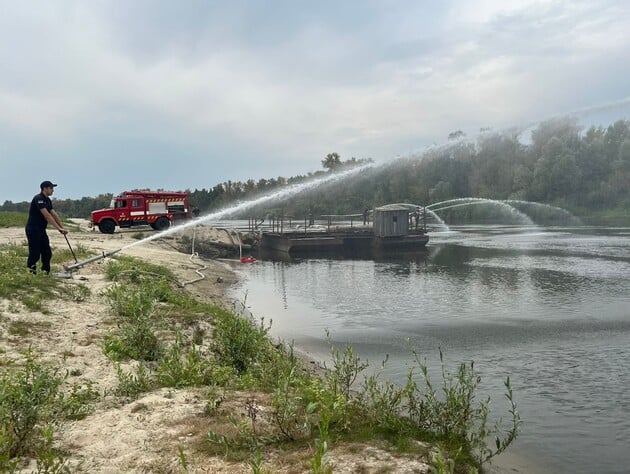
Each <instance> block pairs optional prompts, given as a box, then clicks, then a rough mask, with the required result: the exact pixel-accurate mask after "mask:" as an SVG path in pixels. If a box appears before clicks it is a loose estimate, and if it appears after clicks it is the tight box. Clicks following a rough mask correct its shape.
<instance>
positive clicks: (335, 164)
mask: <svg viewBox="0 0 630 474" xmlns="http://www.w3.org/2000/svg"><path fill="white" fill-rule="evenodd" d="M322 166H323V167H324V168H326V169H327V170H328V171H333V170H335V169H337V168H339V167H340V166H341V158H340V157H339V153H336V152H335V153H328V154H327V155H326V158H324V159H323V160H322Z"/></svg>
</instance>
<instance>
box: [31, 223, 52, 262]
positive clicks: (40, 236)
mask: <svg viewBox="0 0 630 474" xmlns="http://www.w3.org/2000/svg"><path fill="white" fill-rule="evenodd" d="M26 239H27V240H28V260H27V261H26V266H27V267H28V268H30V270H31V272H33V273H35V272H36V271H37V262H38V260H39V259H40V258H41V260H42V271H44V272H46V273H50V260H51V259H52V250H51V249H50V241H49V240H48V234H46V231H45V230H41V229H32V228H29V227H27V228H26Z"/></svg>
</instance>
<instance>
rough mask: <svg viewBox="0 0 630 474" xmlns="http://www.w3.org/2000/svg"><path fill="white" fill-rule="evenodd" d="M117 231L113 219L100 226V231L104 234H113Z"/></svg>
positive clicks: (103, 222)
mask: <svg viewBox="0 0 630 474" xmlns="http://www.w3.org/2000/svg"><path fill="white" fill-rule="evenodd" d="M114 229H116V224H115V223H114V221H112V220H111V219H106V220H104V221H102V222H101V223H100V224H99V225H98V230H100V231H101V232H102V233H103V234H113V233H114Z"/></svg>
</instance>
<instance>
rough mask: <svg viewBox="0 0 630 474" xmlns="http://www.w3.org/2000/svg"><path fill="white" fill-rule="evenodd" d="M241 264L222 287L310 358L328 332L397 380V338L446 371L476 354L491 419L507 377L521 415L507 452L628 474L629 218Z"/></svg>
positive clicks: (403, 354) (462, 230)
mask: <svg viewBox="0 0 630 474" xmlns="http://www.w3.org/2000/svg"><path fill="white" fill-rule="evenodd" d="M240 271H241V272H242V274H243V280H242V281H241V283H240V285H239V286H238V287H237V288H236V289H235V290H234V292H233V295H232V296H234V297H236V298H238V299H240V300H244V301H245V303H246V305H247V306H248V307H249V308H250V310H251V312H252V313H253V314H254V316H256V317H265V319H270V318H271V319H273V325H272V334H273V335H275V336H277V337H280V338H282V339H285V340H288V341H290V340H293V341H295V344H296V346H297V347H298V348H300V349H302V350H304V351H307V352H308V353H310V354H311V355H312V356H313V357H315V358H318V359H322V360H325V359H326V358H327V355H328V343H327V340H326V334H325V331H326V330H329V331H330V333H331V334H332V341H333V342H334V343H335V344H341V345H343V344H345V343H351V344H352V345H353V347H354V348H355V350H356V351H357V352H358V353H359V354H360V355H361V356H362V357H363V358H366V359H368V361H369V362H370V364H371V365H372V366H373V367H377V366H379V365H380V362H381V361H382V360H383V359H384V358H385V357H386V356H388V357H389V360H388V363H387V365H386V367H385V371H384V375H385V376H386V378H389V379H391V380H394V381H397V382H401V383H402V382H403V381H404V379H405V376H406V374H407V371H408V366H409V364H410V361H411V356H410V352H409V344H411V345H412V346H413V348H414V349H415V350H417V351H418V352H420V353H421V354H422V355H423V356H424V357H426V360H427V362H428V364H429V365H430V366H431V367H432V368H433V369H434V370H435V369H436V368H438V367H439V359H438V357H439V349H440V348H441V349H442V350H443V351H444V354H445V360H446V363H447V367H448V368H450V369H452V370H455V368H456V364H457V363H459V362H463V361H471V360H474V361H475V368H476V369H477V370H478V371H479V373H480V374H481V376H482V387H481V389H482V392H483V393H484V394H489V395H490V396H491V397H492V403H491V407H493V408H495V409H496V410H497V411H498V412H499V413H498V415H501V414H503V415H504V416H505V415H507V413H506V412H505V409H506V404H505V401H504V398H503V397H502V393H503V392H502V388H503V385H502V384H503V381H504V380H505V378H506V377H507V376H508V375H509V376H510V380H511V382H512V386H513V389H514V393H515V398H516V401H517V403H518V409H519V412H520V413H521V416H522V419H523V425H522V433H521V435H520V437H519V438H518V439H517V441H516V443H515V444H514V445H513V446H512V447H511V448H510V451H513V452H515V453H517V454H519V455H522V456H525V457H529V458H530V459H533V460H535V462H536V463H537V464H538V465H539V467H540V466H542V467H543V468H546V469H547V470H548V471H549V472H566V473H592V472H598V473H622V472H630V394H629V393H628V391H630V228H593V227H578V228H557V227H534V226H526V227H514V226H466V227H463V226H462V227H453V228H451V231H449V232H436V233H432V234H431V241H430V242H429V246H428V248H427V251H426V252H420V253H415V254H414V253H411V254H404V255H395V256H394V255H388V256H378V257H375V258H358V259H357V258H354V259H348V258H346V259H344V258H331V257H320V258H295V259H289V258H286V257H285V258H284V259H264V258H262V259H260V260H259V261H258V262H257V263H256V264H255V265H248V266H241V267H240ZM435 381H436V382H438V381H439V380H435ZM501 412H503V413H501Z"/></svg>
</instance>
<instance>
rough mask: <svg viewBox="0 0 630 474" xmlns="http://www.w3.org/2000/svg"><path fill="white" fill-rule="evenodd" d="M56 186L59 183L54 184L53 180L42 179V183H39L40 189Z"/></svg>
mask: <svg viewBox="0 0 630 474" xmlns="http://www.w3.org/2000/svg"><path fill="white" fill-rule="evenodd" d="M55 186H57V185H56V184H54V183H53V182H52V181H42V184H40V185H39V189H44V188H54V187H55Z"/></svg>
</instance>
